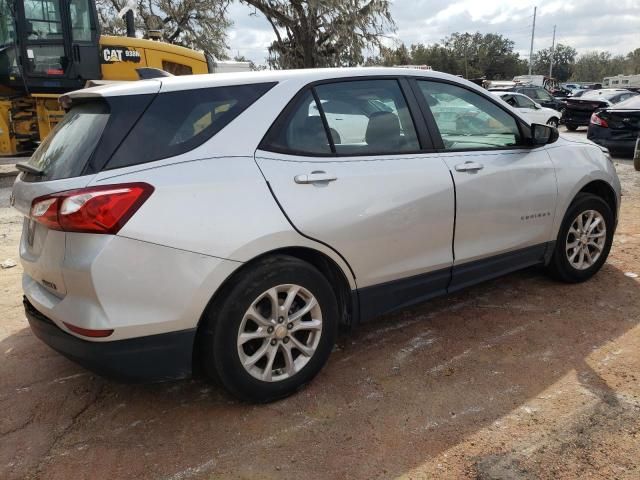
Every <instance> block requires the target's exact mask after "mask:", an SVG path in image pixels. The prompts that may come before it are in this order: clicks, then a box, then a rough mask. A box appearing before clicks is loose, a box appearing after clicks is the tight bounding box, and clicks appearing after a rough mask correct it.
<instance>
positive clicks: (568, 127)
mask: <svg viewBox="0 0 640 480" xmlns="http://www.w3.org/2000/svg"><path fill="white" fill-rule="evenodd" d="M565 126H566V127H567V130H569V131H570V132H575V131H576V130H578V126H577V125H565Z"/></svg>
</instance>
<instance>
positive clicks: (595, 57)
mask: <svg viewBox="0 0 640 480" xmlns="http://www.w3.org/2000/svg"><path fill="white" fill-rule="evenodd" d="M612 60H613V57H612V55H611V53H609V52H595V51H594V52H588V53H585V54H583V55H581V56H580V57H578V60H577V61H576V63H575V65H574V66H573V74H572V75H571V79H572V80H576V81H582V82H602V79H603V78H604V77H608V76H611V75H616V74H617V73H621V72H615V73H614V72H613V71H612Z"/></svg>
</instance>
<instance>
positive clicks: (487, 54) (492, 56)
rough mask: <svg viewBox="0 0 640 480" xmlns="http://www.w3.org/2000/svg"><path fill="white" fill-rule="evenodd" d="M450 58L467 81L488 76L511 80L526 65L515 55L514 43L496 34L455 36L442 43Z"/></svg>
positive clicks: (457, 72)
mask: <svg viewBox="0 0 640 480" xmlns="http://www.w3.org/2000/svg"><path fill="white" fill-rule="evenodd" d="M443 43H444V46H445V48H447V50H449V53H450V55H452V56H453V57H454V58H455V59H457V71H455V72H451V73H456V74H458V75H463V76H464V77H466V78H476V77H481V76H485V77H487V78H491V79H497V80H498V79H511V78H513V77H514V76H516V75H519V74H520V73H522V72H523V70H524V63H523V61H522V60H521V59H520V56H519V55H518V54H517V53H516V52H514V50H513V48H514V46H515V43H514V42H513V41H512V40H509V39H508V38H505V37H503V36H502V35H498V34H496V33H486V34H481V33H480V32H476V33H473V34H471V33H457V32H456V33H453V34H451V35H450V36H449V37H447V38H445V39H444V40H443Z"/></svg>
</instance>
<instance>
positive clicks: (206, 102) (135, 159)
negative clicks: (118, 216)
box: [106, 83, 275, 169]
mask: <svg viewBox="0 0 640 480" xmlns="http://www.w3.org/2000/svg"><path fill="white" fill-rule="evenodd" d="M274 85H275V84H274V83H260V84H250V85H234V86H228V87H214V88H204V89H194V90H182V91H177V92H167V93H160V94H158V95H157V96H156V98H155V99H154V100H153V102H152V103H151V105H150V106H149V108H147V110H146V111H145V112H144V114H143V115H142V118H140V120H138V122H137V123H136V125H135V126H134V127H133V129H132V130H131V131H130V132H129V134H128V135H127V137H126V138H125V140H124V142H122V145H120V147H119V148H118V150H117V151H116V152H115V154H114V155H113V157H112V158H111V160H110V161H109V162H108V163H107V166H106V169H112V168H121V167H128V166H131V165H138V164H141V163H147V162H153V161H155V160H160V159H163V158H167V157H173V156H176V155H180V154H183V153H185V152H188V151H190V150H193V149H194V148H196V147H198V146H200V145H202V144H203V143H204V142H205V141H207V140H208V139H210V138H211V137H213V136H214V135H215V134H216V133H218V132H219V131H220V130H222V129H223V128H224V127H225V126H227V125H228V124H229V123H230V122H231V121H232V120H233V119H234V118H236V117H237V116H238V115H240V114H241V113H242V112H243V111H244V110H245V109H246V108H247V107H249V106H250V105H251V104H252V103H254V102H255V101H256V100H257V99H258V98H260V97H261V96H262V95H264V94H265V93H266V92H267V91H268V90H269V89H270V88H271V87H273V86H274Z"/></svg>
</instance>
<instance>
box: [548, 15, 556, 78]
mask: <svg viewBox="0 0 640 480" xmlns="http://www.w3.org/2000/svg"><path fill="white" fill-rule="evenodd" d="M555 48H556V26H555V25H554V26H553V40H552V41H551V61H550V62H549V78H553V54H554V53H555Z"/></svg>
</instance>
